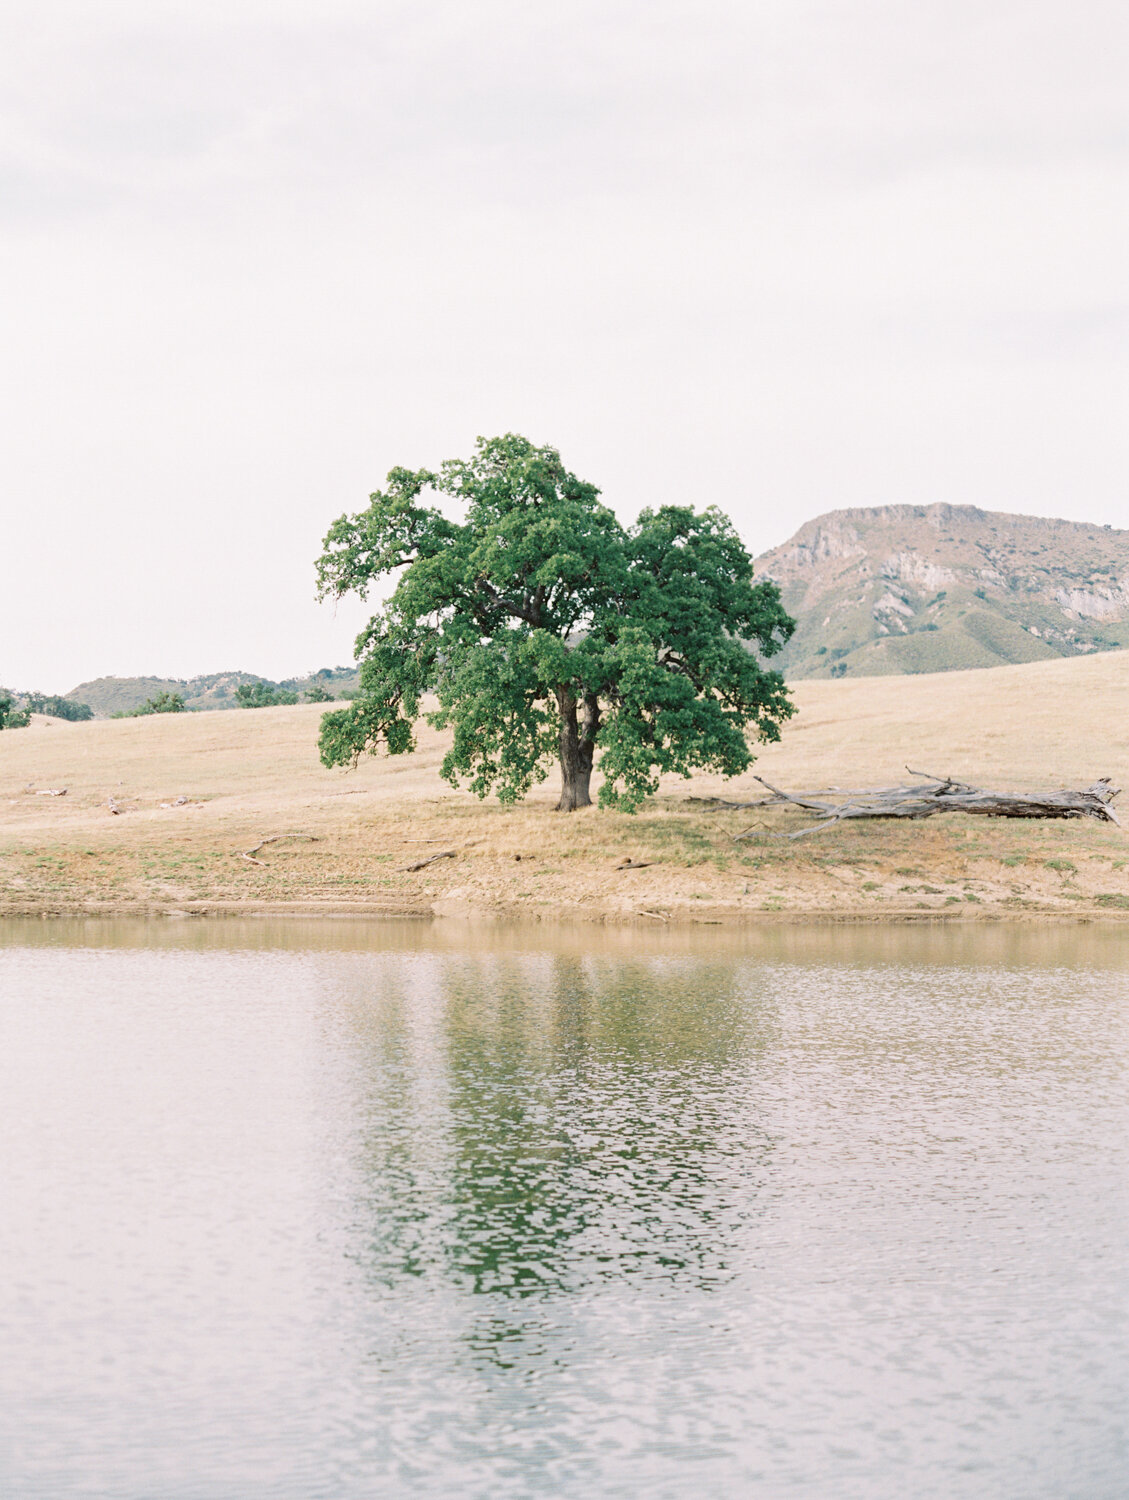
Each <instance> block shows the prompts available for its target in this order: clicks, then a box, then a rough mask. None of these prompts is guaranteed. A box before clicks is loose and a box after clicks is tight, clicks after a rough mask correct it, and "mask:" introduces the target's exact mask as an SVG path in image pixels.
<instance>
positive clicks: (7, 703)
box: [0, 693, 31, 729]
mask: <svg viewBox="0 0 1129 1500" xmlns="http://www.w3.org/2000/svg"><path fill="white" fill-rule="evenodd" d="M30 723H31V714H30V713H29V712H28V711H27V709H26V708H17V707H16V706H15V703H14V702H13V700H12V698H11V697H9V695H8V694H7V693H3V694H0V729H26V728H27V726H28V725H29V724H30Z"/></svg>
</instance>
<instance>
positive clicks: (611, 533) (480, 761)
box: [318, 434, 793, 811]
mask: <svg viewBox="0 0 1129 1500" xmlns="http://www.w3.org/2000/svg"><path fill="white" fill-rule="evenodd" d="M599 493H600V492H599V491H598V490H597V489H596V488H595V486H594V485H591V484H588V483H585V482H584V481H583V480H580V479H578V478H577V477H576V476H575V475H574V474H571V473H569V471H568V470H567V469H565V467H564V466H563V464H562V463H561V460H560V457H559V455H558V454H557V452H556V451H555V450H554V449H552V448H538V447H535V446H534V445H533V444H532V443H530V442H529V441H528V440H527V439H525V438H522V437H517V436H515V435H512V434H511V435H509V436H506V437H500V438H491V439H483V438H480V439H479V441H478V443H477V445H476V448H475V452H474V454H473V456H472V457H471V458H470V459H467V460H460V459H452V460H451V461H449V462H448V463H445V464H444V465H443V466H442V468H441V469H440V470H439V472H438V473H433V472H431V471H430V470H427V469H420V470H418V471H416V472H412V471H409V470H407V469H393V470H392V472H391V473H390V474H389V476H388V480H387V485H386V488H385V489H384V490H383V491H377V492H376V493H375V494H374V495H372V496H371V497H370V503H369V506H368V508H367V509H366V510H363V511H361V512H360V513H359V514H357V515H354V516H342V517H341V518H340V519H339V520H337V521H335V522H334V524H333V525H332V526H331V527H330V530H329V532H328V534H327V536H326V539H325V544H324V550H323V552H322V556H321V558H320V560H319V563H318V581H319V594H320V597H322V598H325V597H334V598H339V597H341V596H342V595H344V594H346V593H349V592H350V591H352V592H356V593H358V594H360V595H362V596H365V595H367V593H368V591H369V589H370V588H371V587H372V585H373V584H374V583H375V582H376V581H377V580H378V579H380V578H382V577H383V576H384V575H386V574H392V573H396V574H398V575H399V577H398V581H397V583H396V586H395V588H394V590H393V592H392V593H391V596H390V597H389V598H388V600H387V602H386V603H385V604H384V605H383V606H382V607H381V608H380V609H379V610H378V612H377V613H376V614H375V615H374V616H373V618H372V620H371V621H370V622H369V624H368V626H367V628H366V629H365V630H364V631H363V632H362V634H361V635H360V636H359V637H358V640H357V656H358V659H359V660H360V663H361V668H360V682H361V688H360V693H359V695H358V696H357V698H356V699H355V700H354V701H353V702H352V703H351V704H350V706H349V707H348V708H343V709H337V710H335V711H334V712H332V713H327V714H325V715H324V717H323V719H322V730H321V741H320V746H321V758H322V760H323V761H324V762H325V764H326V765H330V766H332V765H350V764H351V765H355V764H356V762H357V760H358V758H359V757H360V755H361V754H363V753H365V752H371V751H375V750H376V749H377V748H378V747H379V746H381V745H383V746H385V747H386V749H387V750H388V751H389V752H390V753H391V754H393V755H400V754H403V753H404V752H405V751H408V750H411V749H413V748H414V739H413V734H412V726H413V724H414V722H415V720H416V719H417V718H418V716H419V714H420V712H421V702H420V700H421V697H422V695H423V694H424V693H434V694H435V695H436V697H437V698H438V708H437V709H436V710H435V711H433V712H431V713H429V714H428V719H429V722H430V723H432V724H433V725H435V726H436V727H437V728H443V727H445V726H449V727H450V728H452V729H453V731H454V743H453V745H452V747H451V750H450V751H449V752H448V754H447V756H446V759H445V760H444V762H443V766H442V774H443V775H444V776H445V777H446V778H447V780H449V781H450V782H451V783H452V784H453V785H457V784H458V783H459V781H460V779H462V778H467V779H468V780H469V783H470V787H471V789H472V790H473V791H475V792H476V793H477V794H478V795H479V796H480V797H485V796H486V795H487V794H488V793H489V792H491V791H494V792H496V793H497V795H498V797H499V799H500V800H501V801H503V802H513V801H515V800H517V799H518V798H519V797H522V796H524V795H525V793H526V792H528V790H529V789H530V787H531V786H532V785H533V784H534V782H536V781H541V780H543V779H544V777H545V776H546V775H547V773H548V768H549V765H550V764H551V763H552V761H553V759H554V758H559V760H560V765H561V774H562V791H561V800H560V803H559V804H558V806H559V807H560V808H561V809H563V810H566V811H571V810H572V809H573V808H576V807H585V806H587V805H588V804H589V801H590V797H589V779H590V776H591V772H592V765H593V757H594V753H595V750H596V748H597V747H599V750H600V753H601V756H600V769H601V771H602V772H603V775H604V784H603V786H602V787H601V790H600V801H601V803H602V804H604V805H618V806H620V807H624V808H626V809H628V810H634V809H635V808H636V807H638V805H639V803H640V802H641V801H642V799H643V798H644V797H645V796H647V795H648V794H649V793H651V792H653V791H654V790H655V788H656V786H657V784H658V776H659V774H660V773H662V772H664V771H674V772H678V773H680V774H682V775H688V774H689V773H690V772H691V771H692V770H693V769H695V768H704V769H710V770H714V771H718V772H720V773H721V774H722V775H725V776H734V775H737V774H738V773H739V772H741V771H744V770H746V769H747V768H748V766H749V765H750V764H751V762H752V759H753V757H752V754H751V752H750V748H749V743H748V739H749V735H750V733H751V734H752V735H754V736H756V737H757V738H759V739H761V740H775V739H778V738H779V734H780V724H781V722H782V721H783V720H784V719H785V718H787V717H788V715H789V714H791V712H792V705H791V702H790V700H789V698H788V695H787V692H786V690H785V687H784V682H783V679H782V678H781V677H780V675H779V673H777V672H773V671H768V670H766V669H765V668H763V667H762V666H761V664H760V662H759V661H758V659H757V656H756V655H754V653H753V651H752V650H751V649H749V648H750V646H751V647H755V648H756V650H757V651H759V652H760V653H761V654H762V655H764V656H771V655H772V653H773V652H774V651H776V650H777V649H778V648H779V647H780V646H781V645H783V644H784V642H785V641H786V640H787V639H788V637H789V636H790V635H791V633H792V630H793V622H792V621H791V620H790V619H789V618H788V616H787V615H786V614H785V613H784V610H783V608H782V607H781V604H780V596H779V592H778V590H777V588H776V585H775V584H773V583H767V582H765V583H755V582H754V581H753V570H752V563H751V561H750V559H749V555H748V553H747V552H746V551H745V548H744V547H743V546H742V544H741V541H740V539H739V538H738V536H737V534H736V532H735V531H734V529H733V526H732V524H731V523H730V521H729V520H728V518H727V517H726V516H725V515H723V514H722V512H721V511H720V510H718V509H717V508H716V507H715V506H709V507H708V508H707V509H705V510H703V511H695V510H694V509H692V508H691V507H689V506H681V505H664V506H661V507H660V508H658V509H657V510H644V511H643V512H642V514H641V515H640V517H639V519H638V521H637V522H636V523H635V525H634V526H632V527H629V528H625V527H624V526H622V525H621V524H620V522H619V521H618V520H617V518H616V516H615V514H614V513H613V512H612V511H611V510H609V509H608V507H607V506H605V505H603V504H601V502H600V498H599ZM428 494H430V495H431V496H434V497H436V498H438V497H441V496H447V497H449V499H450V500H451V501H453V502H454V506H455V507H457V509H458V510H459V511H460V512H461V514H462V515H463V516H464V519H463V520H461V521H460V520H453V519H451V518H450V517H449V516H447V515H445V514H444V513H443V511H442V510H440V509H439V508H438V506H437V505H434V504H427V503H425V502H426V498H427V496H428Z"/></svg>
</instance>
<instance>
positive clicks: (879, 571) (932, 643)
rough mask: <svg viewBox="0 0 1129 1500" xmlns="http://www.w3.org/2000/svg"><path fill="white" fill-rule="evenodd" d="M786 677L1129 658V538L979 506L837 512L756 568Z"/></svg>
mask: <svg viewBox="0 0 1129 1500" xmlns="http://www.w3.org/2000/svg"><path fill="white" fill-rule="evenodd" d="M756 571H757V575H758V576H759V577H762V578H763V577H767V578H773V579H775V580H776V582H777V583H779V584H780V590H781V595H782V597H783V601H784V606H785V608H786V609H787V610H788V612H789V613H790V614H791V615H792V616H793V618H794V619H795V620H796V621H797V629H796V633H795V635H794V636H793V637H792V640H791V641H790V642H789V644H788V646H787V647H786V648H785V650H784V651H783V652H782V653H781V655H780V656H778V657H774V658H773V660H772V665H774V666H776V665H779V666H780V667H781V669H782V670H783V671H784V673H785V675H786V676H788V677H832V676H834V677H840V676H843V675H844V674H846V673H850V674H851V675H852V676H856V677H869V676H879V675H891V674H896V673H903V672H948V671H953V670H955V669H957V668H961V667H994V666H1000V665H1002V664H1003V663H1006V662H1022V661H1037V660H1039V659H1040V658H1043V657H1052V656H1077V655H1081V654H1083V653H1089V652H1093V651H1109V650H1113V649H1115V648H1117V647H1122V646H1129V531H1115V530H1113V529H1112V528H1111V527H1108V526H1089V525H1084V524H1082V523H1080V522H1076V521H1050V520H1043V519H1041V518H1040V517H1038V516H1009V515H1001V514H999V513H997V512H994V511H985V510H978V509H977V508H976V507H975V506H972V505H886V506H881V507H877V508H875V509H873V510H836V511H831V512H830V513H829V514H828V515H825V516H819V517H817V518H816V520H814V521H809V522H808V523H807V525H805V526H801V528H800V530H799V531H797V533H796V535H795V536H794V537H793V538H792V539H791V541H788V542H785V543H784V545H783V546H781V547H775V548H773V550H772V551H771V552H766V553H765V554H764V555H763V556H762V557H760V558H758V559H757V562H756Z"/></svg>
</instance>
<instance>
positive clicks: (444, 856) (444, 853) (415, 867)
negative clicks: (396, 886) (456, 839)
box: [401, 849, 458, 874]
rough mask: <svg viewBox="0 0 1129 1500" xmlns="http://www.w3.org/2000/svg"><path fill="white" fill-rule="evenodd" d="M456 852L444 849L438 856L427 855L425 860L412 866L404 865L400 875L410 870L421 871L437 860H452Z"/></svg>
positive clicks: (418, 861)
mask: <svg viewBox="0 0 1129 1500" xmlns="http://www.w3.org/2000/svg"><path fill="white" fill-rule="evenodd" d="M457 852H458V851H457V850H455V849H444V850H442V851H441V852H440V853H439V854H429V855H428V857H427V858H426V859H420V860H417V861H416V863H415V864H414V865H404V866H403V867H402V871H401V873H402V874H407V873H408V872H410V871H412V870H422V869H423V868H424V867H425V866H426V865H433V864H434V863H435V861H436V860H437V859H454V857H455V855H456V853H457Z"/></svg>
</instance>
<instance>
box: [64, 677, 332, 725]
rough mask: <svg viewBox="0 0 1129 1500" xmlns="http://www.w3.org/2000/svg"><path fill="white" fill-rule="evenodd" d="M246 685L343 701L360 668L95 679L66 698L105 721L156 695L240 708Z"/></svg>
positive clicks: (188, 704)
mask: <svg viewBox="0 0 1129 1500" xmlns="http://www.w3.org/2000/svg"><path fill="white" fill-rule="evenodd" d="M244 682H265V683H266V684H267V685H268V686H269V687H281V688H286V689H287V690H288V691H290V692H293V693H305V692H308V691H309V690H310V689H311V688H312V687H314V686H317V687H321V688H323V689H324V690H325V691H326V692H327V693H331V694H332V695H333V697H334V698H340V697H341V696H342V695H343V694H344V693H346V692H354V691H356V687H357V669H356V667H323V668H322V669H321V671H320V672H310V673H307V674H306V676H304V677H287V678H286V679H285V680H284V681H282V682H274V681H273V680H272V679H271V678H269V677H259V676H256V674H255V673H254V672H213V673H212V674H211V675H210V676H207V677H188V678H184V677H96V678H95V679H94V681H93V682H80V683H79V685H78V687H76V688H72V689H71V690H70V692H69V693H65V694H64V697H66V698H69V699H70V700H71V701H72V702H74V703H89V704H90V706H91V708H92V709H93V710H94V713H95V715H96V716H97V717H98V718H100V719H106V718H109V717H110V715H111V714H118V713H128V712H129V711H130V710H131V709H134V708H139V707H140V706H141V704H142V703H144V702H145V701H146V700H147V699H149V698H152V697H154V696H155V695H156V694H157V693H179V694H180V695H181V697H182V698H183V699H184V702H185V706H186V707H187V708H190V709H195V710H201V709H223V708H237V707H238V704H237V703H236V701H235V689H236V688H237V687H239V686H240V684H241V683H244Z"/></svg>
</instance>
